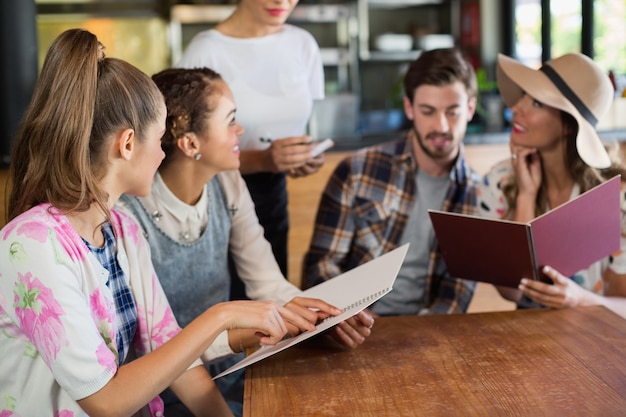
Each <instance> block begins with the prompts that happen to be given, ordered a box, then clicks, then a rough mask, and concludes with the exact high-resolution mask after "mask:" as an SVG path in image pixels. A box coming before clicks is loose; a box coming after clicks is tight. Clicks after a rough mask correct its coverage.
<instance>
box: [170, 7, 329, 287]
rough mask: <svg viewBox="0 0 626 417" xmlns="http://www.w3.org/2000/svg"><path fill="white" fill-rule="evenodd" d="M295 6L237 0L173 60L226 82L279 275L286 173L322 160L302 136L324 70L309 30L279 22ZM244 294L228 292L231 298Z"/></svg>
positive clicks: (244, 163)
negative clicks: (206, 70)
mask: <svg viewBox="0 0 626 417" xmlns="http://www.w3.org/2000/svg"><path fill="white" fill-rule="evenodd" d="M297 4H298V0H240V1H239V3H238V5H237V7H236V8H235V11H234V12H233V14H232V15H231V16H230V17H228V18H227V19H226V20H224V21H223V22H221V23H219V24H218V25H217V26H216V27H215V28H214V29H210V30H207V31H204V32H201V33H199V34H198V35H196V36H195V37H194V38H193V39H192V41H191V42H190V44H189V46H188V47H187V49H186V51H185V53H184V55H183V57H182V59H181V60H180V62H179V63H178V64H177V66H179V67H184V68H196V67H209V68H211V69H213V70H215V71H216V72H218V73H219V74H220V75H221V76H222V77H223V78H224V80H225V81H226V83H227V84H228V85H229V86H230V88H231V90H232V92H233V95H234V97H235V102H236V103H237V118H238V119H239V122H240V123H241V125H242V126H243V128H244V129H245V132H244V134H243V135H242V136H241V139H240V141H241V145H240V147H241V167H240V171H241V173H242V174H243V175H244V179H245V180H246V184H247V185H248V188H249V190H250V193H251V195H252V199H253V201H254V203H255V209H256V213H257V216H258V218H259V221H260V222H261V225H262V226H263V228H264V229H265V237H266V239H267V240H268V241H269V242H270V243H271V245H272V251H273V253H274V256H275V257H276V260H277V262H278V264H279V266H280V268H281V271H282V272H283V275H285V277H287V234H288V229H289V219H288V213H287V189H286V174H287V175H290V176H292V177H298V176H304V175H310V174H313V173H315V172H317V171H318V170H319V168H320V166H321V165H322V164H323V162H324V159H323V156H318V157H316V158H311V149H312V147H313V146H314V145H311V144H310V142H311V138H310V137H308V136H306V135H305V132H306V126H307V123H308V120H309V117H310V115H311V111H312V107H313V101H314V100H319V99H322V98H323V97H324V70H323V66H322V62H321V57H320V52H319V47H318V45H317V42H316V41H315V39H314V38H313V36H311V34H310V33H308V32H307V31H305V30H303V29H300V28H297V27H295V26H292V25H289V24H286V23H285V21H286V20H287V17H288V16H289V15H290V13H291V12H292V11H293V9H294V7H295V6H296V5H297ZM236 285H237V284H236ZM242 295H243V294H242V293H241V290H235V291H233V296H234V297H235V298H240V297H241V296H242Z"/></svg>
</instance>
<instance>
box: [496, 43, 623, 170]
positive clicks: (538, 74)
mask: <svg viewBox="0 0 626 417" xmlns="http://www.w3.org/2000/svg"><path fill="white" fill-rule="evenodd" d="M496 78H497V81H498V88H499V89H500V95H501V96H502V99H503V100H504V103H505V104H506V105H507V106H509V107H512V106H513V105H514V104H515V103H517V101H518V100H519V99H520V98H521V97H522V95H523V93H524V92H526V93H528V94H529V95H530V96H532V97H533V98H534V99H536V100H538V101H540V102H541V103H544V104H546V105H548V106H551V107H554V108H557V109H559V110H563V111H565V112H567V113H569V114H571V115H572V116H573V117H574V118H575V119H576V121H577V122H578V135H577V137H576V149H577V150H578V154H579V155H580V157H581V158H582V160H583V161H585V163H587V164H588V165H590V166H592V167H594V168H607V167H608V166H609V165H610V163H611V161H610V158H609V155H608V154H607V152H606V149H605V148H604V145H603V144H602V140H600V137H599V136H598V133H597V132H596V130H595V126H596V124H597V123H598V120H599V119H600V118H602V117H603V116H604V115H605V114H606V112H607V111H608V110H609V107H610V106H611V102H612V100H613V86H612V84H611V81H610V80H609V77H608V75H607V74H605V73H604V72H603V71H602V70H601V69H600V68H599V67H598V66H597V65H596V64H595V63H594V62H593V61H592V60H591V59H590V58H589V57H587V56H585V55H583V54H579V53H570V54H566V55H563V56H560V57H558V58H555V59H553V60H551V61H548V62H546V63H545V64H544V65H543V66H542V67H541V68H539V69H537V70H535V69H532V68H529V67H527V66H525V65H523V64H521V63H519V62H518V61H516V60H514V59H512V58H510V57H507V56H505V55H502V54H499V55H498V66H497V72H496Z"/></svg>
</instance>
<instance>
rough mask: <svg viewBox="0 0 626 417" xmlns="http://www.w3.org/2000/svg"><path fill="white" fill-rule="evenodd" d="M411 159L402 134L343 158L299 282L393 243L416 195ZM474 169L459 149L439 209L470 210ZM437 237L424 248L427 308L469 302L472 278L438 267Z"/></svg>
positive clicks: (453, 308)
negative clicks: (458, 276)
mask: <svg viewBox="0 0 626 417" xmlns="http://www.w3.org/2000/svg"><path fill="white" fill-rule="evenodd" d="M417 169H418V167H417V164H416V162H415V158H414V157H413V146H412V142H411V141H410V140H408V138H407V136H406V134H405V135H404V136H403V137H401V138H400V139H398V140H396V141H391V142H387V143H383V144H381V145H377V146H373V147H370V148H365V149H362V150H359V151H357V152H355V153H354V154H353V155H351V156H349V157H347V158H346V159H344V160H343V161H342V162H341V163H340V164H339V165H338V166H337V168H336V169H335V171H334V173H333V175H332V176H331V178H330V179H329V181H328V184H327V185H326V188H325V190H324V193H323V195H322V198H321V201H320V205H319V208H318V212H317V217H316V220H315V229H314V233H313V238H312V239H311V246H310V248H309V251H308V253H307V254H306V255H305V258H304V265H303V267H304V269H303V285H304V286H305V287H311V286H313V285H316V284H319V283H321V282H323V281H325V280H328V279H330V278H332V277H334V276H337V275H339V274H341V273H342V272H345V271H348V270H350V269H352V268H354V267H356V266H358V265H360V264H362V263H365V262H367V261H369V260H371V259H374V258H376V257H377V256H380V255H382V254H384V253H386V252H389V251H390V250H392V249H394V248H396V247H397V246H398V244H399V242H400V239H401V238H402V233H403V231H404V228H405V227H406V224H407V221H408V218H409V214H410V213H411V208H412V206H413V203H414V201H415V195H416V186H415V174H416V172H417ZM479 178H480V177H479V175H478V173H477V172H475V171H474V170H473V169H471V168H470V167H469V165H468V164H467V162H466V161H465V159H464V150H463V147H461V151H460V153H459V156H458V158H457V160H456V163H455V165H454V166H453V168H452V170H451V172H450V179H451V183H450V187H449V189H448V191H447V193H446V198H445V200H444V203H443V206H442V208H441V209H442V210H444V211H452V212H458V213H466V214H473V213H474V211H475V206H476V185H477V183H478V181H479ZM443 262H444V261H443V259H442V256H441V252H440V251H439V248H438V245H437V244H436V242H435V244H434V246H433V248H432V249H431V253H430V260H429V268H428V271H429V272H428V278H427V283H426V297H427V300H426V308H427V309H428V312H429V313H433V314H446V313H462V312H465V311H466V310H467V307H468V305H469V303H470V301H471V298H472V295H473V293H474V288H475V286H476V283H475V282H474V281H466V280H461V279H455V278H452V277H450V276H449V275H448V274H447V272H446V273H445V274H444V275H443V276H442V275H439V274H437V272H436V271H437V270H440V271H441V270H444V271H445V268H437V267H438V266H439V265H441V264H442V263H443Z"/></svg>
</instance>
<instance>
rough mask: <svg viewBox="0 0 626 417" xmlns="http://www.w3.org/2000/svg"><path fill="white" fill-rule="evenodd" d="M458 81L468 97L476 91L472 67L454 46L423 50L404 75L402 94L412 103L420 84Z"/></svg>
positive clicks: (442, 83)
mask: <svg viewBox="0 0 626 417" xmlns="http://www.w3.org/2000/svg"><path fill="white" fill-rule="evenodd" d="M457 81H460V82H461V83H463V85H464V86H465V89H466V90H467V95H468V97H469V98H473V97H476V94H477V93H478V87H477V81H476V74H475V72H474V68H473V67H472V65H471V64H470V63H469V61H467V60H466V59H465V58H464V57H463V55H462V54H461V52H460V51H459V50H458V49H456V48H443V49H433V50H430V51H426V52H423V53H422V54H421V55H420V56H419V57H418V58H417V59H416V60H415V61H413V62H412V63H411V65H410V66H409V69H408V70H407V72H406V75H405V76H404V95H405V96H406V97H407V98H408V99H409V101H410V102H411V103H413V98H414V96H415V90H417V88H418V87H420V86H422V85H434V86H446V85H449V84H452V83H455V82H457Z"/></svg>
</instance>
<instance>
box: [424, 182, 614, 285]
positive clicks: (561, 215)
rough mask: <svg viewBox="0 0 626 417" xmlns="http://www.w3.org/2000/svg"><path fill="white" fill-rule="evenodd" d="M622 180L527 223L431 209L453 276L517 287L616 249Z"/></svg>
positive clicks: (573, 270)
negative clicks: (522, 281)
mask: <svg viewBox="0 0 626 417" xmlns="http://www.w3.org/2000/svg"><path fill="white" fill-rule="evenodd" d="M620 188H621V181H620V177H619V175H618V176H615V177H613V178H612V179H610V180H609V181H606V182H604V183H602V184H600V185H598V186H596V187H594V188H593V189H591V190H588V191H587V192H585V193H583V194H581V195H579V196H578V197H576V198H574V199H572V200H570V201H568V202H567V203H565V204H563V205H561V206H559V207H556V208H554V209H552V210H550V211H548V212H547V213H544V214H542V215H541V216H539V217H537V218H535V219H533V220H532V221H530V222H528V223H520V222H513V221H508V220H496V219H487V218H483V217H477V216H470V215H464V214H458V213H448V212H443V211H437V210H429V214H430V218H431V221H432V223H433V228H434V230H435V235H436V236H437V240H438V243H439V247H440V248H441V251H442V253H443V257H444V260H445V262H446V265H447V267H448V272H449V273H450V275H451V276H453V277H457V278H463V279H469V280H474V281H484V282H489V283H492V284H495V285H504V286H510V287H517V286H518V284H519V282H520V279H521V278H530V279H536V280H544V281H548V282H549V279H548V278H547V277H544V276H543V274H542V273H541V269H542V268H543V267H544V266H545V265H549V266H551V267H552V268H554V269H556V270H557V271H559V272H560V273H562V274H563V275H565V276H571V275H573V274H574V273H576V272H578V271H580V270H582V269H585V268H587V267H588V266H589V265H591V264H592V263H594V262H595V261H597V260H599V259H602V258H604V257H606V256H608V255H610V254H611V253H613V252H616V251H617V250H619V249H620V235H621V210H620V198H621V192H620Z"/></svg>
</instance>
